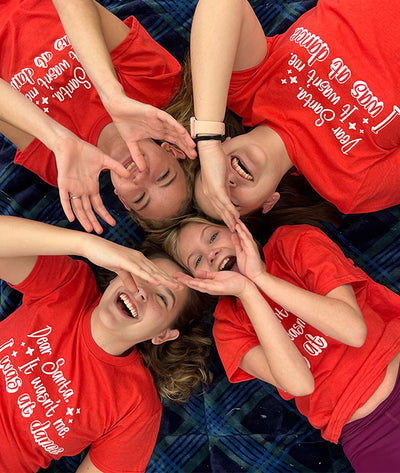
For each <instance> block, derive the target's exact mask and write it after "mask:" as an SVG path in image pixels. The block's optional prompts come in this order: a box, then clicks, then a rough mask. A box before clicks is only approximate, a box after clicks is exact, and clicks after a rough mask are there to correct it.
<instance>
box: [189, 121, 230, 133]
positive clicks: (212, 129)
mask: <svg viewBox="0 0 400 473" xmlns="http://www.w3.org/2000/svg"><path fill="white" fill-rule="evenodd" d="M201 134H205V135H214V134H215V135H225V123H224V122H212V121H206V120H196V118H195V117H191V119H190V136H191V137H192V138H196V136H198V135H201Z"/></svg>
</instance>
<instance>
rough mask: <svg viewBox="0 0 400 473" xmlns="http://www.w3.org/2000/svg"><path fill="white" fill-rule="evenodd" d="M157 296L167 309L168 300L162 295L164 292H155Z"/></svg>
mask: <svg viewBox="0 0 400 473" xmlns="http://www.w3.org/2000/svg"><path fill="white" fill-rule="evenodd" d="M157 296H158V298H159V299H160V301H161V302H162V303H163V304H164V306H165V308H166V309H167V308H168V300H167V298H166V297H165V296H164V294H157Z"/></svg>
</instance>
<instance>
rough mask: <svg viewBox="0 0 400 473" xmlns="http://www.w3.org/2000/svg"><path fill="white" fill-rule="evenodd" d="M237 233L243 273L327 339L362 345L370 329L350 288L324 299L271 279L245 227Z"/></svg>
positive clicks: (326, 296)
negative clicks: (327, 337)
mask: <svg viewBox="0 0 400 473" xmlns="http://www.w3.org/2000/svg"><path fill="white" fill-rule="evenodd" d="M236 231H237V237H236V238H234V243H235V246H236V254H237V256H238V264H239V267H240V270H241V271H242V272H243V274H246V276H247V277H248V278H249V279H250V280H251V281H253V282H254V283H255V284H256V285H257V287H258V288H259V289H260V290H261V291H263V292H264V293H265V294H266V295H267V296H269V297H270V298H271V299H272V300H274V301H275V302H277V303H278V304H280V305H281V306H282V307H285V309H287V310H289V311H290V312H292V313H293V314H295V315H297V316H298V317H300V318H301V319H303V320H304V321H305V322H307V323H309V324H310V325H312V326H313V327H315V328H316V329H318V330H320V331H321V332H322V333H324V334H325V335H328V336H329V337H332V338H335V339H336V340H338V341H340V342H342V343H345V344H347V345H350V346H354V347H360V346H362V345H363V343H364V341H365V337H366V335H367V328H366V325H365V322H364V318H363V316H362V314H361V311H360V308H359V307H358V304H357V300H356V298H355V295H354V291H353V289H352V287H351V285H349V284H347V285H342V286H338V287H336V288H335V289H333V290H332V291H330V292H329V293H328V294H326V295H325V296H322V295H319V294H315V293H313V292H311V291H307V290H305V289H302V288H299V287H297V286H294V285H293V284H291V283H289V282H287V281H284V280H283V279H280V278H277V277H275V276H272V275H271V274H268V273H267V272H266V271H265V265H264V264H263V263H262V261H261V260H260V257H259V254H258V250H257V247H256V245H255V243H254V240H253V238H252V236H251V233H250V232H249V231H248V229H247V228H246V227H245V225H244V224H243V223H241V222H240V223H238V224H237V225H236Z"/></svg>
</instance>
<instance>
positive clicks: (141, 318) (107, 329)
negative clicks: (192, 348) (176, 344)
mask: <svg viewBox="0 0 400 473" xmlns="http://www.w3.org/2000/svg"><path fill="white" fill-rule="evenodd" d="M152 261H153V262H154V263H155V264H156V265H157V266H159V267H160V268H161V269H162V270H163V271H165V272H166V273H168V274H169V275H171V276H172V275H173V274H174V273H176V272H177V271H179V270H180V268H179V266H178V265H177V264H176V263H174V262H173V261H172V260H169V259H166V258H158V259H153V260H152ZM135 281H136V283H137V286H138V290H137V292H135V293H133V292H132V291H130V290H128V289H127V288H126V287H125V286H124V284H123V282H122V280H121V279H120V278H119V277H118V276H117V277H116V278H114V279H113V280H112V281H111V283H110V284H109V285H108V287H107V289H106V290H105V292H104V294H103V297H102V298H101V300H100V303H99V305H98V306H97V307H96V308H95V310H94V311H93V314H92V319H91V328H92V335H93V338H94V339H95V341H96V343H97V344H98V345H99V346H100V347H101V348H103V350H105V351H106V352H108V353H111V354H112V355H121V354H122V353H124V352H125V351H126V350H128V349H129V348H131V347H132V346H134V345H136V344H137V343H140V342H142V341H145V340H153V342H155V343H162V342H164V341H167V340H173V339H174V338H177V336H178V335H179V332H178V331H177V330H173V329H171V327H173V324H174V321H175V320H176V318H177V316H178V315H179V313H180V311H181V310H182V309H183V307H184V305H185V303H186V302H187V299H188V297H189V290H188V288H186V287H185V288H183V289H180V290H176V291H172V290H171V289H169V288H168V287H166V286H163V285H159V286H155V285H152V284H149V283H147V282H146V281H143V280H141V279H140V278H137V277H135Z"/></svg>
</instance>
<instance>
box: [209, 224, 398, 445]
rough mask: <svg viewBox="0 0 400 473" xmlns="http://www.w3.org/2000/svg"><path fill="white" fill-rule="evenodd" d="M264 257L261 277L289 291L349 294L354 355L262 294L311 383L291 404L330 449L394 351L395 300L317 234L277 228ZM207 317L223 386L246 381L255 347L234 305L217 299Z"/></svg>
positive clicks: (249, 327)
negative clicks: (362, 333)
mask: <svg viewBox="0 0 400 473" xmlns="http://www.w3.org/2000/svg"><path fill="white" fill-rule="evenodd" d="M264 255H265V261H266V270H267V272H268V273H270V274H273V275H274V276H277V277H279V278H281V279H283V280H285V281H288V282H290V283H292V284H294V285H295V286H298V287H301V288H303V289H306V290H309V291H311V292H314V293H317V294H320V295H326V294H327V293H328V292H329V291H331V290H332V289H334V288H336V287H338V286H341V285H344V284H351V285H352V287H353V289H354V292H355V295H356V298H357V303H358V305H359V307H360V309H361V312H362V314H363V317H364V320H365V323H366V325H367V330H368V333H367V338H366V341H365V343H364V345H363V346H362V347H361V348H354V347H350V346H348V345H345V344H343V343H340V342H338V341H337V340H334V339H333V338H330V337H328V336H326V335H324V334H323V333H321V332H319V331H318V330H316V329H315V328H314V327H312V326H311V325H309V324H308V323H306V322H304V321H303V320H302V319H300V318H299V317H297V316H296V315H294V314H292V313H290V312H289V311H287V310H286V309H285V308H284V307H281V306H280V305H278V304H276V303H275V302H274V301H272V300H271V299H270V298H268V297H267V296H265V295H264V294H263V295H264V297H265V299H266V300H267V301H268V303H269V305H270V306H271V308H272V310H273V311H274V313H275V314H276V316H277V317H278V318H279V319H280V321H281V323H282V325H283V326H284V328H285V329H286V331H287V333H288V335H289V337H290V338H291V340H292V341H293V342H294V343H295V345H296V347H297V348H298V349H299V351H300V352H301V354H302V355H303V356H304V358H305V359H306V361H307V363H308V365H309V367H310V369H311V372H312V374H313V377H314V380H315V390H314V392H313V393H312V394H311V395H309V396H303V397H298V398H295V401H296V405H297V407H298V409H299V411H300V412H301V413H302V414H304V415H305V416H306V417H307V418H308V419H309V421H310V423H311V424H312V425H313V426H314V427H316V428H318V429H321V431H322V436H323V437H324V438H326V439H327V440H330V441H332V442H337V441H338V439H339V437H340V433H341V430H342V428H343V426H344V424H345V423H347V422H348V420H349V419H350V417H351V416H352V415H353V413H354V412H355V411H356V410H357V409H358V408H359V407H360V406H362V405H363V404H365V402H366V401H367V400H368V399H369V398H370V397H371V395H372V393H373V392H374V391H375V390H376V389H377V387H378V386H379V384H380V383H381V382H382V380H383V378H384V376H385V372H386V367H387V364H388V363H389V361H390V360H392V359H393V358H394V356H395V355H396V354H397V353H398V352H399V350H400V297H399V296H398V295H396V294H395V293H394V292H392V291H390V290H389V289H388V288H386V287H385V286H382V285H380V284H377V283H376V282H374V281H373V280H372V279H370V278H369V277H368V276H367V275H366V274H365V273H364V272H363V271H362V270H361V269H360V268H357V267H355V266H354V264H353V262H352V261H351V260H349V259H347V258H345V256H344V255H343V253H342V252H341V250H340V249H339V248H338V246H337V245H335V243H333V242H332V241H331V240H330V239H329V238H328V237H327V236H326V235H325V234H324V233H323V232H322V231H320V230H319V229H317V228H313V227H310V226H308V225H295V226H284V227H280V228H279V229H278V230H276V231H275V232H274V234H273V235H272V237H271V239H270V240H269V241H268V243H267V244H266V245H265V247H264ZM214 316H215V324H214V329H213V333H214V338H215V341H216V345H217V348H218V352H219V355H220V357H221V360H222V363H223V365H224V367H225V370H226V373H227V376H228V378H229V380H230V381H231V382H239V381H245V380H249V379H252V378H253V376H251V375H250V374H248V373H246V372H245V371H243V370H242V369H241V368H240V367H239V365H240V362H241V360H242V358H243V356H244V355H245V353H247V352H248V351H249V350H250V349H251V348H253V347H255V346H258V345H259V341H258V338H257V335H256V333H255V331H254V328H253V326H252V324H251V322H250V319H249V318H248V316H247V314H246V313H245V311H244V309H243V306H242V304H241V302H240V301H239V300H236V299H234V298H232V297H225V298H222V299H221V300H220V301H219V303H218V305H217V308H216V311H215V314H214ZM279 393H280V394H281V396H282V397H283V398H284V399H291V398H293V396H291V395H290V394H288V393H286V392H284V391H281V390H279Z"/></svg>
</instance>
